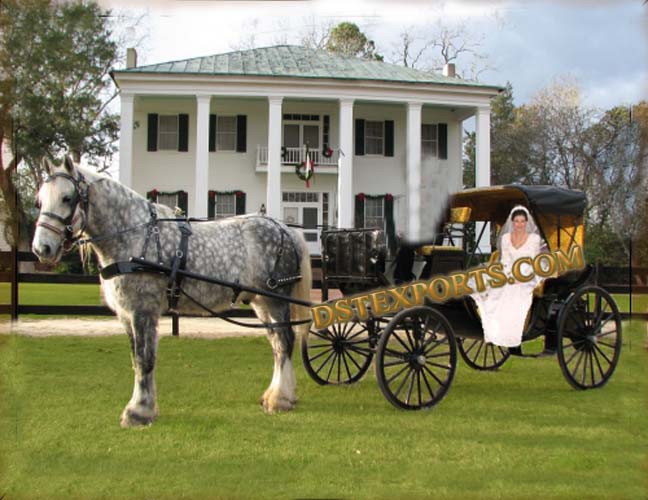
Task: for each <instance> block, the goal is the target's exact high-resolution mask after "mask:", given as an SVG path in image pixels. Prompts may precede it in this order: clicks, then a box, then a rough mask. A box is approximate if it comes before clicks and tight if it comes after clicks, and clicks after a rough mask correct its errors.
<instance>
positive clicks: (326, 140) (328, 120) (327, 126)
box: [322, 115, 331, 147]
mask: <svg viewBox="0 0 648 500" xmlns="http://www.w3.org/2000/svg"><path fill="white" fill-rule="evenodd" d="M330 124H331V118H330V116H329V115H324V130H323V131H322V142H323V143H324V144H323V147H326V146H329V147H330V145H331V141H330V139H329V130H330Z"/></svg>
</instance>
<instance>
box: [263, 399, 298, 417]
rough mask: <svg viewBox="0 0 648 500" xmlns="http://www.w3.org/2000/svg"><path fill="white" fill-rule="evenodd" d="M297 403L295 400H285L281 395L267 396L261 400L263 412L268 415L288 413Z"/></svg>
mask: <svg viewBox="0 0 648 500" xmlns="http://www.w3.org/2000/svg"><path fill="white" fill-rule="evenodd" d="M296 403H297V399H296V398H287V397H285V396H283V395H281V394H268V395H264V396H263V397H262V398H261V406H262V407H263V411H264V412H266V413H267V414H268V415H274V414H275V413H279V412H283V411H290V410H292V409H294V408H295V404H296Z"/></svg>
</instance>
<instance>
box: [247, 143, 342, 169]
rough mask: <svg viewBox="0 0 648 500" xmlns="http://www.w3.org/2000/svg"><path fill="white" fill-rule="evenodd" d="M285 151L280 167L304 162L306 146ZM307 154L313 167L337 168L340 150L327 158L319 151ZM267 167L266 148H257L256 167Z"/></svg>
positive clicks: (312, 150)
mask: <svg viewBox="0 0 648 500" xmlns="http://www.w3.org/2000/svg"><path fill="white" fill-rule="evenodd" d="M282 151H285V154H283V157H282V158H281V164H282V165H291V166H292V165H296V164H298V163H301V162H303V161H305V160H306V146H302V147H300V148H283V150H282ZM308 154H309V156H310V159H311V160H312V161H313V163H314V164H315V165H318V166H325V167H337V165H338V158H339V156H340V150H339V149H334V150H333V154H331V156H330V157H329V158H327V157H326V156H324V155H323V154H322V150H321V149H309V151H308ZM267 165H268V147H267V146H257V158H256V166H257V167H260V166H267Z"/></svg>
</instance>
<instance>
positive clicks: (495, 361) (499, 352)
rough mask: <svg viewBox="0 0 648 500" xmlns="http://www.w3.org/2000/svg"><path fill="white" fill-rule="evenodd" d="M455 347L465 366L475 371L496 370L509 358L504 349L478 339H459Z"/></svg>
mask: <svg viewBox="0 0 648 500" xmlns="http://www.w3.org/2000/svg"><path fill="white" fill-rule="evenodd" d="M457 347H458V348H459V354H461V357H462V358H463V360H464V361H465V362H466V364H467V365H468V366H470V367H471V368H474V369H475V370H484V371H488V370H497V369H498V368H499V367H500V366H502V365H503V364H504V363H506V360H507V359H509V357H510V356H511V353H510V352H509V350H508V349H507V348H506V347H500V346H498V345H493V344H491V343H490V342H484V341H483V340H478V339H459V342H458V343H457Z"/></svg>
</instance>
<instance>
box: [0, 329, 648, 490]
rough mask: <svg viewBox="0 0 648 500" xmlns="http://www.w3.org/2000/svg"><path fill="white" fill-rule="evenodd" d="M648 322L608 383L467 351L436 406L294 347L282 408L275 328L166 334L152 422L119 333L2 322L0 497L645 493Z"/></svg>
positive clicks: (552, 365)
mask: <svg viewBox="0 0 648 500" xmlns="http://www.w3.org/2000/svg"><path fill="white" fill-rule="evenodd" d="M626 325H627V323H626ZM645 332H646V324H645V323H643V322H641V323H640V322H634V323H633V324H632V326H631V328H626V330H625V333H626V342H625V345H624V351H623V353H622V357H621V362H620V365H619V367H618V369H617V372H616V373H615V375H614V377H613V378H612V380H611V382H610V383H609V384H608V385H607V386H606V387H604V388H603V389H598V390H593V391H585V392H577V391H574V390H573V389H571V388H570V387H569V386H568V385H567V383H566V382H565V381H564V379H563V378H562V375H561V372H560V369H559V367H558V364H557V362H556V360H554V359H549V358H543V359H539V360H525V359H518V358H514V359H511V360H509V362H508V363H507V364H506V365H505V366H504V367H503V368H502V369H501V371H500V372H496V373H480V372H475V371H472V370H470V369H469V368H467V367H466V366H465V365H463V364H462V365H461V366H460V367H459V370H458V372H457V376H456V378H455V381H454V384H453V387H452V389H451V390H450V392H449V394H448V396H447V398H446V399H445V400H444V401H443V402H442V403H441V404H440V405H439V406H438V407H436V408H435V409H433V410H432V411H429V412H403V411H399V410H396V409H394V408H393V407H392V406H390V405H389V404H388V403H387V402H386V401H385V400H384V399H383V398H382V396H381V394H380V391H379V389H378V387H377V385H376V381H375V377H374V376H373V373H372V372H370V374H369V375H368V376H367V377H366V378H365V379H363V380H362V381H361V382H360V383H358V384H356V385H354V386H349V387H321V386H317V385H316V384H315V383H314V382H312V381H310V380H309V379H308V378H307V376H306V375H305V372H304V370H303V368H302V367H301V361H300V360H299V359H297V367H298V369H297V380H298V391H299V395H300V403H299V405H298V408H297V410H296V411H294V412H292V413H289V414H282V415H277V416H271V417H269V416H266V415H264V414H263V413H262V411H261V409H260V407H259V405H258V403H257V400H258V398H259V396H260V395H261V393H262V391H263V390H264V388H265V387H266V385H267V384H268V382H269V380H270V377H271V366H272V355H271V352H270V347H269V345H268V344H267V342H266V340H265V339H263V338H252V339H250V338H247V339H228V340H219V341H208V340H197V339H188V338H163V339H161V341H160V350H159V365H158V366H159V369H158V393H159V403H160V408H161V416H160V419H159V420H158V421H157V422H156V423H155V424H154V425H153V426H152V427H149V428H145V429H139V430H132V429H131V430H122V429H120V428H119V413H120V411H121V409H122V407H123V405H124V404H125V403H126V401H127V400H128V399H129V397H130V391H131V388H132V384H131V380H132V379H131V371H130V361H129V359H128V347H127V341H126V340H125V339H124V338H122V337H109V338H92V339H89V338H88V339H84V338H68V337H58V338H57V337H51V338H45V339H34V338H26V337H9V336H0V342H1V343H2V347H3V348H2V349H1V350H0V375H1V377H2V378H1V379H0V380H1V381H2V387H1V389H2V394H3V397H2V399H1V400H0V405H2V413H1V420H0V449H1V450H2V469H1V475H0V498H1V497H2V496H3V494H4V495H5V497H4V498H5V499H6V500H14V499H23V498H24V499H26V498H30V499H31V498H47V499H49V498H66V499H67V498H84V499H88V498H138V499H139V498H141V499H144V498H158V499H167V498H168V499H171V498H173V499H175V498H192V499H193V498H331V497H335V498H354V499H355V498H390V499H391V498H417V497H418V498H421V497H434V498H512V499H513V498H514V499H517V498H533V499H535V498H574V499H580V498H645V497H646V495H647V494H648V488H647V486H648V485H647V482H646V477H647V472H648V468H647V462H646V458H647V457H646V452H647V450H648V426H647V425H646V422H647V421H648V420H647V418H646V417H647V416H648V411H647V403H648V364H647V363H646V361H647V357H648V355H647V351H646V350H645V349H644V347H643V344H644V339H645Z"/></svg>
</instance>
